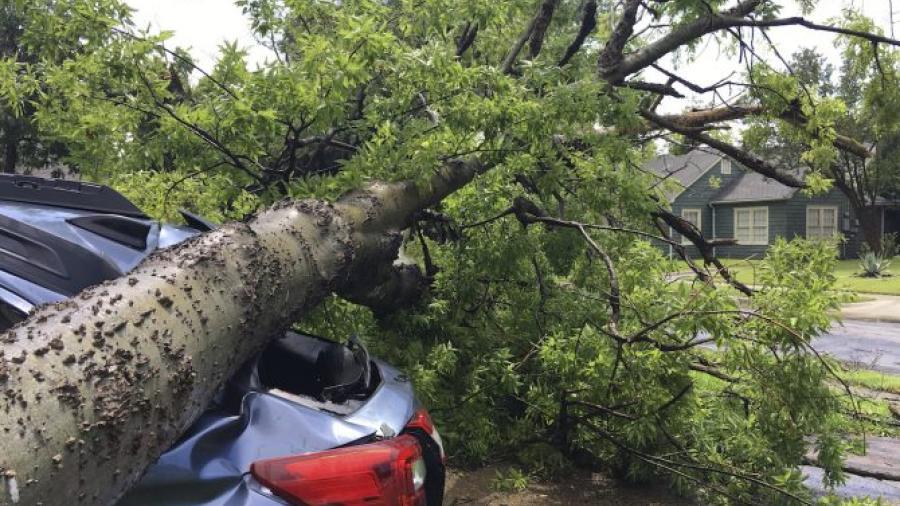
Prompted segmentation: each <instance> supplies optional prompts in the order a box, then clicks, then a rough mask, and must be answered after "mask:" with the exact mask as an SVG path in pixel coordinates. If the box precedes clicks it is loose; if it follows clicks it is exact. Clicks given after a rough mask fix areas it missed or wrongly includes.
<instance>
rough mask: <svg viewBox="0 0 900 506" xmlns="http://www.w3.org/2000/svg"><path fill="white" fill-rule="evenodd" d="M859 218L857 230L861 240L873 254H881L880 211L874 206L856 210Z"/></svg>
mask: <svg viewBox="0 0 900 506" xmlns="http://www.w3.org/2000/svg"><path fill="white" fill-rule="evenodd" d="M857 215H858V216H859V228H860V231H861V232H862V234H863V240H864V241H865V242H866V244H867V245H868V246H869V248H870V249H871V250H872V251H874V252H875V253H879V254H880V253H881V232H882V231H881V209H880V208H878V207H874V206H866V207H862V208H860V209H857Z"/></svg>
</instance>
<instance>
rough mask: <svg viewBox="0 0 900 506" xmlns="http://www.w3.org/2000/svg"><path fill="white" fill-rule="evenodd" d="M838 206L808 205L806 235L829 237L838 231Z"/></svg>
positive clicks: (809, 236)
mask: <svg viewBox="0 0 900 506" xmlns="http://www.w3.org/2000/svg"><path fill="white" fill-rule="evenodd" d="M837 223H838V208H837V207H834V206H808V207H807V208H806V237H807V238H809V239H829V238H831V237H834V236H836V235H837V233H838V227H837Z"/></svg>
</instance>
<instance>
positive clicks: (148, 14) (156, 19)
mask: <svg viewBox="0 0 900 506" xmlns="http://www.w3.org/2000/svg"><path fill="white" fill-rule="evenodd" d="M127 1H128V3H129V4H130V5H131V6H132V7H133V8H134V9H135V14H134V19H135V22H136V24H137V25H138V26H139V27H142V28H146V27H148V26H149V27H150V28H151V29H152V30H173V31H174V32H175V35H174V36H173V38H172V39H171V45H173V46H175V45H177V46H183V47H190V48H191V54H193V55H194V57H195V58H196V59H197V62H198V63H199V65H200V67H201V68H209V67H211V66H212V64H213V63H214V62H215V60H216V54H217V53H218V48H219V46H220V45H221V44H222V42H223V41H225V40H230V41H235V40H236V41H238V43H239V44H240V45H241V46H242V47H244V48H246V49H248V51H249V61H250V63H251V65H255V64H256V63H260V62H263V61H265V59H266V58H271V55H270V54H269V53H268V51H267V50H266V49H265V48H263V47H262V46H260V45H259V44H257V43H256V41H255V40H254V38H253V35H252V32H251V30H250V27H249V25H248V22H247V18H246V17H245V16H244V15H243V14H242V13H241V10H240V8H239V7H237V6H236V5H235V4H234V3H233V2H232V0H127ZM890 3H891V2H890V0H819V1H818V5H817V7H816V8H815V10H814V11H813V12H812V13H810V14H809V15H808V16H807V18H808V19H810V20H812V21H815V22H819V23H827V22H828V21H829V19H831V18H833V17H836V16H838V15H840V13H841V10H842V9H844V8H846V7H855V8H860V9H862V11H863V12H864V13H865V14H866V15H867V16H869V17H871V18H872V19H874V20H875V21H876V23H877V24H878V25H879V26H880V27H882V29H883V30H884V31H885V33H886V34H888V35H890V34H891V29H890V24H891V23H890V19H891V16H890V10H889V9H890ZM896 3H897V6H896V9H895V13H896V14H897V16H896V17H897V18H898V20H900V1H898V2H896ZM799 14H800V10H799V8H798V7H797V6H796V4H794V3H793V0H788V3H787V7H786V9H785V10H784V11H783V12H782V15H783V16H789V15H799ZM896 29H897V34H898V35H900V22H898V23H897V24H896ZM769 34H770V37H771V38H772V40H773V42H774V43H775V44H776V45H777V46H778V47H779V51H781V53H782V55H783V56H784V57H785V58H789V57H790V55H791V54H792V53H794V52H795V51H797V50H799V49H800V48H801V47H813V48H816V49H818V51H819V52H820V53H822V54H824V55H826V57H828V58H829V59H830V60H831V62H832V63H833V64H834V65H835V67H838V66H839V64H840V54H839V52H838V50H837V49H836V48H835V47H834V36H833V35H831V34H828V33H824V32H817V31H812V30H807V29H803V28H798V27H784V28H772V29H770V30H769ZM757 43H758V44H757V46H758V47H759V46H761V44H759V41H757ZM762 51H763V52H765V51H764V50H762ZM768 56H769V57H770V58H771V57H772V55H771V53H770V54H769V55H768ZM663 65H664V67H666V68H668V69H670V70H673V69H675V68H676V65H677V63H676V62H673V61H668V62H664V64H663ZM677 69H678V73H679V74H680V75H684V76H691V79H692V80H693V81H694V82H695V83H696V84H699V85H710V84H713V83H715V82H717V81H719V80H721V79H723V78H725V77H727V76H728V75H729V74H730V73H731V72H732V71H736V72H741V71H742V70H743V67H742V66H741V65H740V64H739V63H738V62H737V58H736V57H734V56H732V55H727V54H722V53H720V52H719V50H718V47H717V46H716V44H715V43H707V44H706V45H705V46H703V47H702V48H701V49H700V50H699V53H698V55H697V58H696V60H695V61H693V62H692V63H690V64H688V65H680V66H677ZM645 80H658V81H665V78H664V77H662V76H661V75H659V74H656V75H654V74H653V73H648V74H646V75H645ZM693 100H695V101H698V105H700V101H701V100H704V99H701V98H697V97H694V98H693ZM684 106H685V102H684V101H667V102H663V105H662V107H661V111H662V112H674V111H670V110H667V109H670V108H671V109H680V108H683V107H684Z"/></svg>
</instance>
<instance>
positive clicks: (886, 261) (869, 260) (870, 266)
mask: <svg viewBox="0 0 900 506" xmlns="http://www.w3.org/2000/svg"><path fill="white" fill-rule="evenodd" d="M890 266H891V259H890V258H888V257H883V256H881V255H876V254H875V253H872V252H871V251H870V252H868V253H866V254H865V255H863V256H862V258H860V259H859V268H860V270H861V271H862V272H861V273H860V276H862V277H864V278H880V277H883V276H890V273H889V271H888V268H889V267H890Z"/></svg>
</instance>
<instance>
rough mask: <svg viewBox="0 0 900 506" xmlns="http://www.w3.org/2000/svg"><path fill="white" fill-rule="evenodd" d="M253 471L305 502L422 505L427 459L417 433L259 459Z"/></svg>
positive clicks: (291, 498)
mask: <svg viewBox="0 0 900 506" xmlns="http://www.w3.org/2000/svg"><path fill="white" fill-rule="evenodd" d="M250 472H251V473H252V474H253V476H254V477H255V478H256V479H257V480H258V481H259V482H260V483H261V484H263V485H264V486H266V487H267V488H269V489H270V490H272V492H273V493H274V494H276V495H278V496H280V497H282V498H283V499H286V500H288V501H290V502H291V503H293V504H299V505H310V506H316V505H335V504H340V505H346V506H352V505H363V504H364V505H366V506H422V505H424V504H425V487H424V486H425V474H426V466H425V460H424V458H423V456H422V448H421V447H420V446H419V443H418V442H417V440H416V438H415V437H414V436H412V435H401V436H399V437H396V438H394V439H386V440H384V441H379V442H377V443H370V444H364V445H358V446H349V447H345V448H337V449H334V450H327V451H323V452H316V453H309V454H306V455H298V456H295V457H284V458H277V459H269V460H261V461H258V462H254V463H253V465H252V466H251V467H250Z"/></svg>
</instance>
